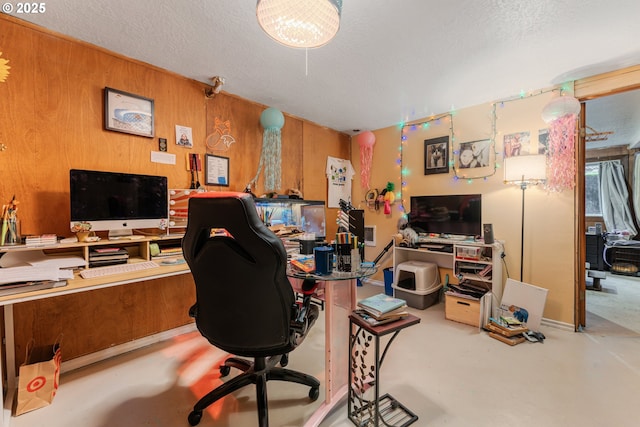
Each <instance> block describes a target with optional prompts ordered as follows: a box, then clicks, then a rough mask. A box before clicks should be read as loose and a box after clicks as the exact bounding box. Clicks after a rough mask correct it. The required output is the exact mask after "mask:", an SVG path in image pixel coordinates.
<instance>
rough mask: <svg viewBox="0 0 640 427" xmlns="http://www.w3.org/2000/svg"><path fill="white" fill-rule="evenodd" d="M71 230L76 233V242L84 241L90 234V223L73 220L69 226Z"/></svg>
mask: <svg viewBox="0 0 640 427" xmlns="http://www.w3.org/2000/svg"><path fill="white" fill-rule="evenodd" d="M71 232H72V233H76V236H77V237H78V242H85V241H86V240H87V237H89V236H90V235H91V224H90V223H88V222H85V221H81V222H75V223H74V224H73V227H71Z"/></svg>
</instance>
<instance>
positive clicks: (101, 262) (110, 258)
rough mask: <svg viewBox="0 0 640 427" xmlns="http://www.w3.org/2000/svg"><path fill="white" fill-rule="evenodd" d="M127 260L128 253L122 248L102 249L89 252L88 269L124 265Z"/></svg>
mask: <svg viewBox="0 0 640 427" xmlns="http://www.w3.org/2000/svg"><path fill="white" fill-rule="evenodd" d="M128 260H129V252H127V250H126V249H124V248H117V247H104V248H91V249H90V250H89V267H104V266H105V265H115V264H126V263H127V261H128Z"/></svg>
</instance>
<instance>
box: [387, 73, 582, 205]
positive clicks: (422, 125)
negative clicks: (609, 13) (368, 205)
mask: <svg viewBox="0 0 640 427" xmlns="http://www.w3.org/2000/svg"><path fill="white" fill-rule="evenodd" d="M567 85H568V83H567V84H565V85H563V86H562V87H560V88H551V89H545V90H539V91H535V92H529V93H526V92H524V91H522V92H520V94H519V95H517V96H513V97H510V98H504V99H501V100H498V101H495V102H493V103H492V104H491V133H490V137H489V144H488V147H489V148H490V149H493V162H492V165H489V166H486V167H479V168H470V169H467V168H465V171H467V170H471V169H479V171H478V172H485V171H487V168H490V169H489V172H487V173H485V174H482V175H477V176H469V172H465V173H462V172H461V171H459V169H460V168H459V167H457V166H456V157H457V158H459V156H460V149H459V148H455V147H456V135H455V130H454V116H455V111H454V110H452V111H450V112H448V113H443V114H440V115H436V116H431V117H429V118H428V119H426V120H423V121H421V122H413V123H404V122H403V123H400V124H399V128H400V146H399V148H398V157H397V159H396V164H397V166H398V169H399V177H398V180H399V182H400V186H399V187H400V188H399V193H398V194H397V195H396V198H397V199H398V200H399V201H400V203H399V204H398V209H399V210H400V212H402V214H403V215H406V209H405V198H404V193H405V190H406V188H407V186H408V181H407V180H408V175H409V171H408V170H407V169H406V168H405V165H404V145H405V144H406V142H407V140H408V136H407V135H408V133H409V132H413V131H417V130H421V129H422V130H424V129H428V128H429V127H430V126H431V124H432V123H434V124H436V125H439V124H440V123H441V122H442V121H443V120H444V119H446V118H447V117H448V118H449V123H450V125H449V147H450V151H449V152H450V153H453V156H451V158H450V159H449V167H451V169H452V171H453V177H452V179H453V180H454V181H458V180H460V179H463V180H466V182H467V183H468V184H471V183H472V182H473V181H474V180H478V179H482V180H484V181H487V180H488V178H489V177H491V176H494V175H495V174H496V173H497V171H498V169H500V167H501V165H500V162H499V159H500V158H501V154H500V153H499V152H498V150H496V138H497V135H498V129H497V122H498V107H499V108H504V107H505V105H506V104H508V103H510V102H515V101H520V100H522V99H525V98H530V97H533V96H539V95H543V94H546V93H549V92H554V91H559V92H560V94H562V93H563V92H564V91H567V90H570V87H569V86H567Z"/></svg>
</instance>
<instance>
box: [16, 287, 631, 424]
mask: <svg viewBox="0 0 640 427" xmlns="http://www.w3.org/2000/svg"><path fill="white" fill-rule="evenodd" d="M608 283H609V285H611V284H613V281H610V282H608ZM603 286H605V287H606V286H608V285H607V282H606V281H604V282H603ZM383 291H384V290H383V288H382V287H380V286H374V285H371V284H366V283H365V285H364V286H362V287H360V288H358V293H359V297H364V296H367V295H371V294H373V293H379V292H383ZM410 311H411V312H412V313H413V314H415V315H417V316H419V317H420V318H421V323H420V324H418V325H416V326H412V327H410V328H407V329H405V330H404V331H402V332H401V333H400V335H399V336H398V337H397V339H396V340H395V341H394V343H393V345H392V346H391V348H390V350H389V353H388V354H387V358H386V360H385V362H384V366H383V368H382V373H381V377H380V387H381V391H382V393H390V394H391V395H393V396H394V397H395V398H396V399H398V400H399V401H400V402H401V403H402V404H404V405H405V406H406V407H408V408H409V409H411V410H412V411H413V412H415V413H416V414H417V415H418V416H419V419H418V421H417V422H416V423H415V424H413V425H415V426H430V427H445V426H446V427H469V426H473V427H483V426H487V427H489V426H491V427H500V426H505V427H506V426H509V427H514V426H518V427H520V426H531V427H534V426H535V427H539V426H547V427H553V426H558V427H560V426H562V427H567V426H581V427H590V426H593V427H596V426H598V427H599V426H619V427H624V426H636V425H638V420H637V415H636V412H635V409H636V406H635V405H636V404H637V396H639V395H640V334H638V333H635V332H633V331H630V330H628V329H627V328H625V327H624V326H622V325H618V324H615V323H614V322H612V321H609V320H606V319H605V318H603V317H601V316H599V315H596V316H598V317H599V319H600V320H599V322H600V330H598V327H599V326H598V324H597V323H598V322H597V321H595V323H594V325H593V326H591V327H588V328H587V330H586V331H585V332H580V333H575V332H573V331H568V330H562V329H558V328H554V327H545V326H544V324H543V326H542V328H541V331H542V332H543V333H544V334H545V335H546V337H547V339H546V340H545V342H544V343H543V344H540V343H529V342H525V343H523V344H520V345H517V346H515V347H511V346H508V345H506V344H503V343H501V342H499V341H497V340H495V339H492V338H491V337H489V336H488V335H487V333H486V332H483V331H479V330H478V329H477V328H474V327H471V326H467V325H464V324H460V323H455V322H451V321H448V320H445V318H444V304H443V303H440V304H437V305H434V306H431V307H429V308H427V309H425V310H416V309H410ZM594 319H595V318H594ZM603 325H604V326H605V327H602V326H603ZM323 340H324V330H323V319H319V321H318V322H317V323H316V325H315V326H314V328H313V330H312V332H311V333H310V335H309V336H308V338H307V340H306V341H305V342H304V343H303V345H302V346H301V347H300V348H298V349H297V350H296V351H294V352H293V353H291V358H290V363H289V367H290V368H293V369H299V370H303V371H305V372H307V373H310V374H312V375H315V376H316V377H317V378H319V379H320V380H321V381H322V380H323V378H324V377H323V371H324V362H323V354H324V353H323V352H324V343H323ZM225 356H226V355H225V354H224V353H222V352H220V351H218V350H217V349H215V348H212V347H211V346H210V345H209V344H208V343H207V342H206V341H205V340H204V339H203V338H202V337H201V336H200V335H199V334H198V333H197V332H193V333H188V334H185V335H181V336H178V337H175V338H174V339H171V340H168V341H165V342H162V343H159V344H155V345H152V346H149V347H146V348H143V349H140V350H137V351H134V352H131V353H128V354H125V355H121V356H117V357H114V358H111V359H109V360H106V361H103V362H99V363H96V364H94V365H91V366H88V367H85V368H81V369H77V370H75V371H72V372H69V373H65V374H63V375H62V377H61V384H60V389H59V392H58V395H57V396H56V398H55V400H54V402H53V404H52V405H50V406H48V407H46V408H43V409H39V410H36V411H33V412H31V413H27V414H24V415H21V416H19V417H13V418H12V419H11V426H14V427H34V426H45V425H46V426H48V427H63V426H64V427H67V426H83V427H134V426H135V427H139V426H154V427H176V426H185V427H186V426H188V422H187V415H188V414H189V412H190V411H191V408H192V405H193V404H194V403H195V402H196V401H197V399H198V397H200V396H202V395H204V394H205V393H206V392H207V391H208V390H210V389H211V388H213V387H215V386H216V385H217V384H220V382H221V380H220V378H219V372H218V369H217V366H218V364H219V363H220V361H221V360H223V359H224V357H225ZM234 374H235V372H234V371H233V370H232V373H231V375H234ZM268 392H269V413H270V421H271V424H270V425H271V426H278V427H282V426H302V425H303V424H304V420H306V419H307V418H308V417H309V416H310V414H311V413H312V412H313V411H314V409H315V408H316V407H317V406H318V405H319V403H320V400H321V399H319V400H318V401H316V402H312V403H309V400H308V397H307V392H308V389H307V388H306V387H303V386H299V385H295V384H294V385H292V384H287V383H280V382H273V383H271V382H270V383H269V385H268ZM320 392H321V396H322V395H323V394H322V393H324V389H323V386H322V387H321V390H320ZM199 425H200V426H202V427H213V426H216V427H217V426H242V427H244V426H252V425H257V415H256V405H255V388H254V387H253V386H251V387H246V388H245V389H243V390H240V391H238V392H236V393H234V394H233V395H231V396H229V397H227V398H225V399H224V400H222V401H220V402H217V403H216V404H214V405H212V406H211V407H210V408H209V409H208V410H207V411H206V412H205V414H204V417H203V419H202V421H201V423H200V424H199ZM352 425H353V424H352V423H351V422H350V421H349V420H348V419H347V408H346V402H345V403H344V404H343V405H340V406H338V407H337V408H336V409H335V410H334V411H333V412H332V413H331V414H330V415H329V416H328V418H327V419H326V420H325V421H324V422H323V423H322V424H321V426H323V427H342V426H352Z"/></svg>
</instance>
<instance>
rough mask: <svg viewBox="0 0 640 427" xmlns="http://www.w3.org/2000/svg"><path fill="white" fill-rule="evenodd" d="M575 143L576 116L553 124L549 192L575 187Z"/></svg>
mask: <svg viewBox="0 0 640 427" xmlns="http://www.w3.org/2000/svg"><path fill="white" fill-rule="evenodd" d="M575 141H576V115H575V114H566V115H564V116H562V117H560V118H558V119H556V120H554V121H552V122H551V127H550V128H549V149H548V152H547V184H546V188H547V190H549V191H562V190H566V189H573V188H574V187H575V185H576V182H575V177H576V164H575V158H574V157H575V148H576V147H575Z"/></svg>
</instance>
